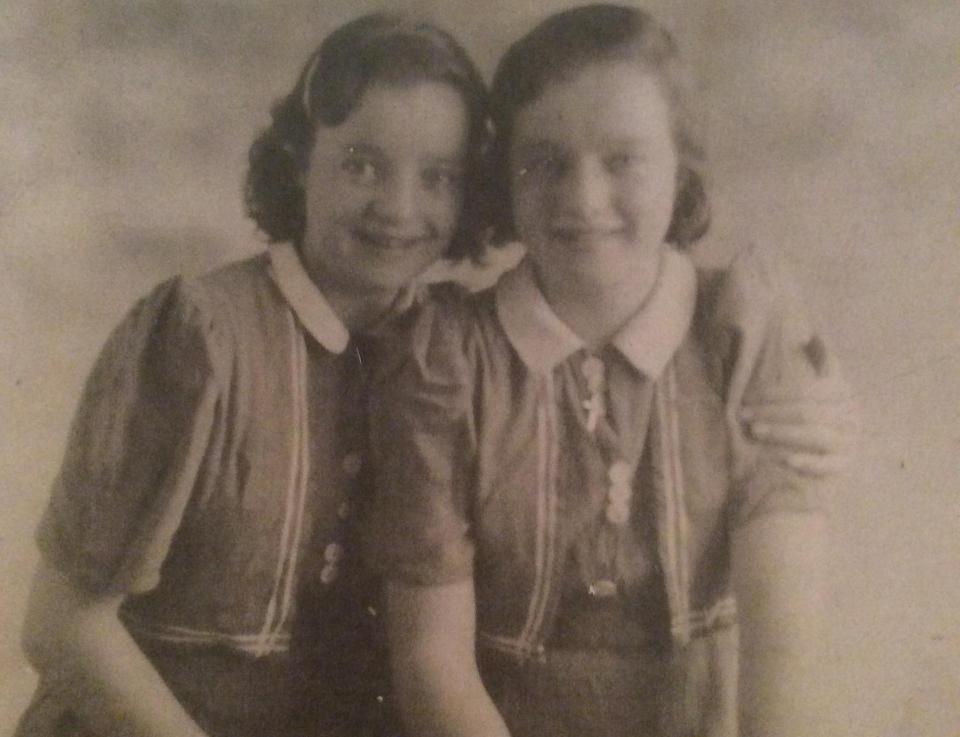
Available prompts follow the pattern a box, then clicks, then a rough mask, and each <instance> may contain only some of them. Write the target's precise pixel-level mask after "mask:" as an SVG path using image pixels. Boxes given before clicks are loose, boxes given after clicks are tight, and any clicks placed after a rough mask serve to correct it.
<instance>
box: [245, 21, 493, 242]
mask: <svg viewBox="0 0 960 737" xmlns="http://www.w3.org/2000/svg"><path fill="white" fill-rule="evenodd" d="M416 82H440V83H443V84H449V85H450V86H452V87H453V88H454V89H456V90H457V91H458V92H459V93H460V96H461V97H462V99H463V101H464V104H465V105H466V108H467V113H468V120H469V132H468V139H467V146H468V149H467V151H468V160H467V162H466V171H465V176H464V192H463V198H462V201H463V208H462V211H461V216H460V221H459V223H458V227H457V230H456V232H455V233H454V236H453V239H452V241H451V244H450V248H449V249H448V251H447V253H446V256H447V257H449V258H453V259H463V258H467V257H469V258H473V259H479V258H480V252H481V245H480V239H479V235H478V234H479V233H480V232H481V231H482V229H483V227H484V225H485V224H486V223H487V221H488V219H487V218H485V217H483V216H482V215H481V208H483V207H484V203H485V202H486V201H487V198H486V197H485V196H484V194H483V193H482V192H480V191H479V189H480V187H481V186H482V185H483V183H484V182H485V181H486V179H487V177H485V176H484V171H483V157H484V155H485V154H486V153H487V152H486V151H485V149H486V148H487V147H488V146H487V142H488V139H489V116H488V109H487V91H486V87H485V85H484V82H483V78H482V77H481V76H480V73H479V72H478V71H477V68H476V67H475V66H474V64H473V62H472V61H471V60H470V58H469V56H467V53H466V51H464V49H463V47H461V46H460V44H459V43H457V42H456V41H455V40H454V39H453V37H452V36H450V35H449V34H448V33H447V32H446V31H443V30H441V29H440V28H437V27H436V26H434V25H433V24H431V23H429V22H426V21H422V20H418V19H412V18H408V17H406V16H403V15H396V14H388V13H372V14H369V15H365V16H361V17H360V18H357V19H355V20H353V21H350V22H349V23H347V24H345V25H343V26H341V27H340V28H338V29H337V30H335V31H334V32H333V33H331V34H330V35H329V36H327V37H326V39H324V41H323V42H322V43H321V44H320V47H319V48H318V49H317V50H316V51H314V53H312V54H311V55H310V57H309V58H308V59H307V61H306V63H305V64H304V66H303V69H302V70H301V72H300V76H299V77H298V79H297V83H296V85H295V86H294V88H293V90H292V91H291V92H290V93H289V94H288V95H287V96H286V97H284V98H283V99H281V100H279V101H278V102H277V103H276V104H275V105H274V107H273V109H272V111H271V116H272V119H273V122H272V123H271V125H270V126H269V127H268V128H266V130H264V131H263V132H262V133H261V134H260V135H259V136H258V137H257V139H256V140H255V141H254V142H253V145H252V146H251V147H250V153H249V170H248V172H247V177H246V182H245V185H244V202H245V204H246V210H247V214H248V215H249V216H250V217H251V218H252V219H253V220H254V221H255V222H256V223H257V225H258V226H259V228H260V229H261V230H262V231H263V232H264V233H265V234H266V235H267V237H268V238H269V240H270V241H271V242H277V241H292V242H293V243H295V244H297V245H298V246H299V242H300V240H301V238H302V237H303V230H304V225H305V217H306V213H305V196H304V191H303V188H302V187H301V185H300V177H301V175H302V173H303V171H304V170H305V168H306V167H307V166H308V163H309V159H310V152H311V150H312V148H313V143H314V140H315V136H316V132H317V128H318V127H319V126H325V127H335V126H337V125H339V124H341V123H343V122H344V121H345V120H346V119H347V118H348V117H349V115H350V114H351V113H352V112H353V110H354V109H355V108H356V106H357V105H358V104H359V102H360V99H361V97H362V96H363V94H364V92H365V91H366V89H367V88H368V87H369V86H370V85H372V84H374V83H385V84H391V85H406V84H412V83H416Z"/></svg>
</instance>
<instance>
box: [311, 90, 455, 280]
mask: <svg viewBox="0 0 960 737" xmlns="http://www.w3.org/2000/svg"><path fill="white" fill-rule="evenodd" d="M467 126H468V122H467V110H466V106H465V104H464V102H463V100H462V98H461V97H460V94H459V93H458V92H457V91H456V90H455V89H454V88H453V87H451V86H449V85H445V84H440V83H435V82H415V83H411V84H404V85H386V84H378V83H374V84H373V85H371V86H370V87H369V88H368V89H367V90H366V91H365V92H364V94H363V97H362V98H361V99H360V101H359V103H358V104H357V106H356V107H355V109H354V110H353V112H352V113H351V114H350V116H349V117H348V118H347V119H346V120H345V121H344V122H343V123H341V124H340V125H337V126H335V127H330V128H327V127H324V126H319V127H318V128H317V133H316V140H315V142H314V146H313V150H312V151H311V154H310V159H309V162H308V167H307V170H306V171H305V172H304V174H303V180H302V182H303V187H304V192H305V198H306V227H305V230H304V241H303V244H302V246H301V255H302V258H303V260H304V264H305V266H306V268H307V271H308V272H309V273H310V274H311V276H312V277H313V278H314V280H315V281H317V282H318V283H319V284H320V285H321V286H323V287H324V288H328V289H333V290H338V291H341V292H346V293H348V294H351V295H362V294H370V295H376V296H382V295H383V294H389V293H392V292H396V290H398V289H399V288H400V287H402V286H404V285H405V284H407V283H408V282H409V281H410V280H411V279H413V278H414V277H416V276H417V275H418V274H419V273H420V272H422V271H423V270H424V269H425V268H426V267H427V266H429V265H430V264H431V263H433V262H434V261H436V260H437V259H438V258H439V257H440V256H441V255H443V253H444V252H445V251H446V250H447V247H448V246H449V243H450V239H451V237H452V235H453V233H454V231H455V230H456V226H457V221H458V218H459V215H460V205H461V198H462V191H461V188H462V184H461V183H462V181H463V168H464V166H465V160H466V149H467V137H468V132H467Z"/></svg>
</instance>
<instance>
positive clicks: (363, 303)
mask: <svg viewBox="0 0 960 737" xmlns="http://www.w3.org/2000/svg"><path fill="white" fill-rule="evenodd" d="M310 278H311V279H312V280H313V282H314V283H315V284H316V285H317V287H318V288H319V289H320V291H321V292H322V293H323V296H324V299H326V300H327V303H328V304H329V305H330V308H331V309H332V310H333V311H334V313H335V314H336V316H337V317H339V318H340V321H341V322H342V323H343V326H344V327H345V328H346V329H347V332H349V333H350V334H351V335H354V334H356V333H359V332H362V331H363V330H364V329H366V328H369V327H370V326H371V325H373V324H375V323H376V322H377V321H378V320H379V319H380V318H381V317H383V315H384V314H386V312H387V310H389V309H390V307H391V306H392V305H393V302H394V300H395V299H396V297H397V291H396V290H392V289H381V290H376V289H365V290H360V289H357V290H349V289H344V288H343V287H342V286H338V285H337V284H334V283H332V280H330V279H328V278H326V275H325V274H323V273H319V274H313V273H311V274H310Z"/></svg>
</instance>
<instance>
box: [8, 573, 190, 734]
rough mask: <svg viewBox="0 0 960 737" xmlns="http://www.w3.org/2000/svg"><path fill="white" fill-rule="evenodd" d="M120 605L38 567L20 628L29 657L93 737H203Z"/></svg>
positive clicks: (113, 597) (119, 597)
mask: <svg viewBox="0 0 960 737" xmlns="http://www.w3.org/2000/svg"><path fill="white" fill-rule="evenodd" d="M122 602H123V595H119V594H118V595H112V594H111V595H91V594H88V593H86V592H84V591H82V590H81V589H79V588H78V587H77V586H75V585H74V584H73V583H71V581H70V580H69V579H68V578H67V577H66V576H65V575H64V574H62V573H60V572H59V571H57V570H56V569H55V568H53V567H52V566H50V565H49V564H47V563H44V562H41V563H40V565H39V567H38V569H37V573H36V576H35V578H34V582H33V588H32V590H31V592H30V599H29V602H28V604H27V617H26V624H25V626H24V630H23V647H24V650H25V652H26V653H27V657H28V658H29V660H30V662H31V663H32V664H33V666H34V667H35V668H36V669H37V670H38V671H39V672H40V673H41V674H42V675H43V677H44V679H45V680H47V681H49V682H51V683H53V684H55V685H56V688H57V690H58V693H59V694H61V695H62V697H63V698H66V699H68V700H69V704H70V706H71V708H72V709H73V710H74V711H75V712H76V713H77V714H78V715H79V716H80V718H81V720H82V721H83V722H84V723H85V724H87V725H88V726H89V727H90V728H91V731H92V732H93V733H96V734H103V735H117V736H118V737H119V736H121V735H122V736H123V737H134V736H136V737H203V735H204V732H203V731H202V730H201V729H200V728H199V727H198V726H197V725H196V723H194V721H193V720H192V719H191V718H190V716H189V715H188V714H187V713H186V711H184V709H183V707H182V706H181V705H180V703H179V702H178V701H177V699H176V698H175V697H174V696H173V694H172V693H171V692H170V690H169V689H168V688H167V686H166V684H165V683H164V682H163V679H162V678H161V677H160V674H159V673H157V671H156V670H155V669H154V668H153V666H152V665H151V664H150V661H149V660H147V658H146V656H145V655H144V654H143V652H142V651H141V650H140V648H139V647H138V646H137V644H136V643H135V642H134V640H133V639H132V638H131V637H130V635H129V633H128V632H127V630H126V629H125V628H124V626H123V624H122V623H121V622H120V620H119V618H118V616H117V612H118V610H119V608H120V604H121V603H122Z"/></svg>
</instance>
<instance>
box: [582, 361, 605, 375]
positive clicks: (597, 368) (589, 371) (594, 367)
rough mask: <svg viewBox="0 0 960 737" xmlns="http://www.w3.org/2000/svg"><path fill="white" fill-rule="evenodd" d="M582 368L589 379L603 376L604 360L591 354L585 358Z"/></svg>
mask: <svg viewBox="0 0 960 737" xmlns="http://www.w3.org/2000/svg"><path fill="white" fill-rule="evenodd" d="M580 370H581V371H583V375H584V376H585V377H586V378H587V379H593V380H596V379H598V378H600V377H601V376H603V361H601V360H600V359H599V358H597V357H596V356H590V357H589V358H587V359H585V360H584V362H583V366H582V367H581V369H580Z"/></svg>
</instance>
